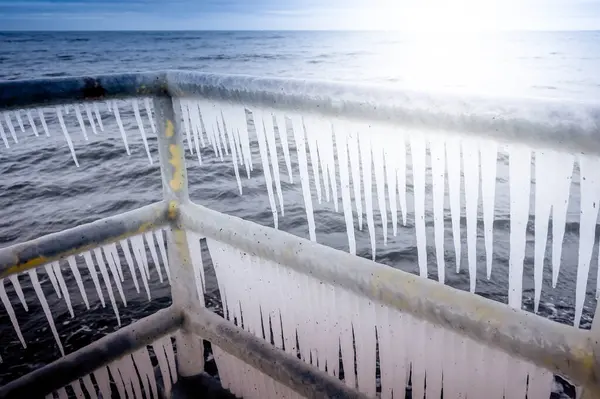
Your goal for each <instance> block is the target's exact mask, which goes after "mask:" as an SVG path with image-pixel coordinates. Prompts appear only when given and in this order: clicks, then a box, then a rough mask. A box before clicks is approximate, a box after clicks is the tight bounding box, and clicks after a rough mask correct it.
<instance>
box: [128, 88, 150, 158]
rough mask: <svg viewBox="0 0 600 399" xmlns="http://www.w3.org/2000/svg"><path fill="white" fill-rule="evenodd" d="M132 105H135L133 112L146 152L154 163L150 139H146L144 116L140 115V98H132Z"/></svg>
mask: <svg viewBox="0 0 600 399" xmlns="http://www.w3.org/2000/svg"><path fill="white" fill-rule="evenodd" d="M131 105H132V106H133V114H134V115H135V120H136V122H137V125H138V129H139V130H140V134H141V135H142V141H143V142H144V147H145V148H146V154H148V161H150V165H152V156H151V155H150V147H148V139H146V130H145V129H144V122H143V121H142V117H141V116H140V107H139V103H138V100H137V99H133V100H131Z"/></svg>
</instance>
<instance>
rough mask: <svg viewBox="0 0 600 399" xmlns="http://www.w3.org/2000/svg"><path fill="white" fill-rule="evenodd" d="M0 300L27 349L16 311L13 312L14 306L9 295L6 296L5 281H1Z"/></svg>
mask: <svg viewBox="0 0 600 399" xmlns="http://www.w3.org/2000/svg"><path fill="white" fill-rule="evenodd" d="M0 299H1V300H2V304H3V305H4V308H5V309H6V313H8V316H9V318H10V322H11V323H12V325H13V328H14V329H15V332H16V333H17V337H19V341H21V345H23V348H27V344H26V343H25V338H23V334H21V329H20V328H19V322H18V321H17V316H16V315H15V311H14V310H13V307H12V304H11V303H10V300H9V299H8V295H6V290H5V289H4V279H1V280H0Z"/></svg>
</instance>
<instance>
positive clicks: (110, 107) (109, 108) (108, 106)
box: [106, 100, 113, 112]
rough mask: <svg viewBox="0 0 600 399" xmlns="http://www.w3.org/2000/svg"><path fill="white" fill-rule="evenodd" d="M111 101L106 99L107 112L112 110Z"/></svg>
mask: <svg viewBox="0 0 600 399" xmlns="http://www.w3.org/2000/svg"><path fill="white" fill-rule="evenodd" d="M112 104H113V103H112V101H110V100H108V101H106V109H107V110H108V112H112V111H113V105H112Z"/></svg>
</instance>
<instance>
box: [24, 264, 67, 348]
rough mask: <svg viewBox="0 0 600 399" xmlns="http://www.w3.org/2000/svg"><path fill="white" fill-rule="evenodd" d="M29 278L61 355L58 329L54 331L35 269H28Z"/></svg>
mask: <svg viewBox="0 0 600 399" xmlns="http://www.w3.org/2000/svg"><path fill="white" fill-rule="evenodd" d="M29 278H30V279H31V285H33V289H34V290H35V293H36V295H37V297H38V300H39V301H40V304H41V305H42V309H43V310H44V314H45V315H46V319H47V320H48V324H49V325H50V330H51V331H52V335H54V339H55V340H56V344H57V345H58V349H59V350H60V354H61V355H63V356H64V355H65V351H64V349H63V346H62V344H61V342H60V338H59V336H58V331H56V327H55V326H54V319H52V313H50V307H49V306H48V302H46V297H45V296H44V292H43V291H42V286H41V284H40V281H39V280H38V276H37V273H36V271H35V269H30V270H29Z"/></svg>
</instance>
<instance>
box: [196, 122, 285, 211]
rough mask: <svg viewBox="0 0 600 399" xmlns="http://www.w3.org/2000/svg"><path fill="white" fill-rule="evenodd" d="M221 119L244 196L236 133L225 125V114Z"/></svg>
mask: <svg viewBox="0 0 600 399" xmlns="http://www.w3.org/2000/svg"><path fill="white" fill-rule="evenodd" d="M221 118H222V120H223V130H224V131H225V135H226V136H227V139H228V140H229V148H231V161H232V163H233V171H234V173H235V180H236V181H237V184H238V190H239V191H240V195H242V181H241V180H240V171H239V169H238V153H237V147H236V145H235V140H234V138H233V137H234V135H235V133H234V132H233V131H232V129H231V126H227V125H226V124H225V117H224V116H223V113H221ZM196 149H198V143H197V142H196ZM282 201H283V199H282ZM281 212H282V214H283V202H282V205H281Z"/></svg>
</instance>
